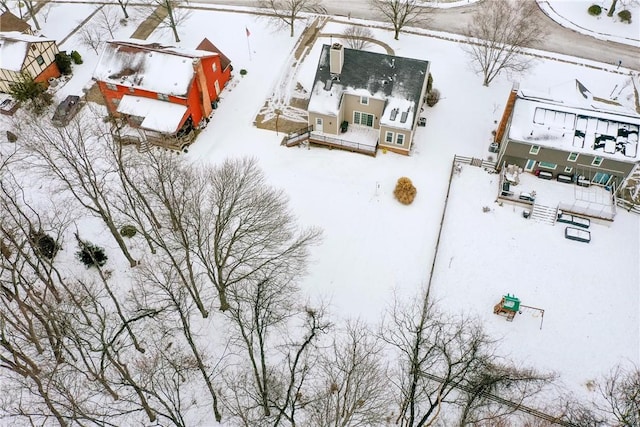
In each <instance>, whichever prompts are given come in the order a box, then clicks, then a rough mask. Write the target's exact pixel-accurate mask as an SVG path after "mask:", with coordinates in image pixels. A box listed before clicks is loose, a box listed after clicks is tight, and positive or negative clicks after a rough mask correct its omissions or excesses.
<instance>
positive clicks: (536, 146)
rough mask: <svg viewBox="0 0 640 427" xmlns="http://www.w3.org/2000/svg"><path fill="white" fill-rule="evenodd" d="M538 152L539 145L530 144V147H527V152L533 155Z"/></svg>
mask: <svg viewBox="0 0 640 427" xmlns="http://www.w3.org/2000/svg"><path fill="white" fill-rule="evenodd" d="M539 152H540V146H539V145H532V146H531V148H530V149H529V154H533V155H534V156H535V155H536V154H538V153H539Z"/></svg>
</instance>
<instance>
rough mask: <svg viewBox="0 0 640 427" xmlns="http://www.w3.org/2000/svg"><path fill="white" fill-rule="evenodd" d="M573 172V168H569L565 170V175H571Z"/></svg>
mask: <svg viewBox="0 0 640 427" xmlns="http://www.w3.org/2000/svg"><path fill="white" fill-rule="evenodd" d="M572 171H573V168H570V167H569V166H567V167H566V168H564V173H571V172H572Z"/></svg>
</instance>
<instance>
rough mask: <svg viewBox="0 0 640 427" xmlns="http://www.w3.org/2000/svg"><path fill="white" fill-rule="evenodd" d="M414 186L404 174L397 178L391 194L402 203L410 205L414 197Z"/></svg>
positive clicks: (415, 191)
mask: <svg viewBox="0 0 640 427" xmlns="http://www.w3.org/2000/svg"><path fill="white" fill-rule="evenodd" d="M417 192H418V190H416V187H414V186H413V183H412V182H411V180H410V179H409V178H407V177H405V176H403V177H402V178H399V179H398V183H397V184H396V188H395V190H393V195H394V196H396V199H398V201H399V202H400V203H402V204H404V205H410V204H411V203H412V202H413V199H415V198H416V193H417Z"/></svg>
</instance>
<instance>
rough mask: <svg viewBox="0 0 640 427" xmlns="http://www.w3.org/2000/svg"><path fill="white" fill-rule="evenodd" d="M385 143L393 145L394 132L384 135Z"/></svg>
mask: <svg viewBox="0 0 640 427" xmlns="http://www.w3.org/2000/svg"><path fill="white" fill-rule="evenodd" d="M384 142H386V143H387V144H392V143H393V132H389V131H387V132H386V133H385V134H384Z"/></svg>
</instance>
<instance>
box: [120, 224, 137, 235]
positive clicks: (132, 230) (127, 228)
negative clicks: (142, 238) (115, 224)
mask: <svg viewBox="0 0 640 427" xmlns="http://www.w3.org/2000/svg"><path fill="white" fill-rule="evenodd" d="M137 233H138V230H137V229H136V227H134V226H133V225H124V226H122V228H121V229H120V235H121V236H124V237H133V236H135V235H136V234H137Z"/></svg>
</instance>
